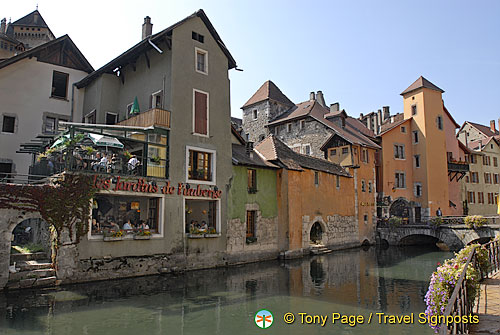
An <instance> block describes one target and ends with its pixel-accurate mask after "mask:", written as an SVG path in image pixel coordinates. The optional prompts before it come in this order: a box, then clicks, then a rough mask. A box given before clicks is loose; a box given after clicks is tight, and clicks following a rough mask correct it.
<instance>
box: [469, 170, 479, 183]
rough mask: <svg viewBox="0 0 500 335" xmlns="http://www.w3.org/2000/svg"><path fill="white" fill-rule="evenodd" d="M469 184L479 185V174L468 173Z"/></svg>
mask: <svg viewBox="0 0 500 335" xmlns="http://www.w3.org/2000/svg"><path fill="white" fill-rule="evenodd" d="M470 182H471V183H475V184H478V183H479V174H478V173H477V172H471V173H470Z"/></svg>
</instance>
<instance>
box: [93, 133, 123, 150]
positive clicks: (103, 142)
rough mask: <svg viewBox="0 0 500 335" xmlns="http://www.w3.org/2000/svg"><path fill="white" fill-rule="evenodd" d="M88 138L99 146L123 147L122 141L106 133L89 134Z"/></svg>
mask: <svg viewBox="0 0 500 335" xmlns="http://www.w3.org/2000/svg"><path fill="white" fill-rule="evenodd" d="M89 137H90V139H91V140H92V142H94V144H95V145H97V146H101V147H112V148H120V149H123V147H124V146H123V143H122V142H120V141H118V140H117V139H116V138H114V137H111V136H106V135H98V134H89Z"/></svg>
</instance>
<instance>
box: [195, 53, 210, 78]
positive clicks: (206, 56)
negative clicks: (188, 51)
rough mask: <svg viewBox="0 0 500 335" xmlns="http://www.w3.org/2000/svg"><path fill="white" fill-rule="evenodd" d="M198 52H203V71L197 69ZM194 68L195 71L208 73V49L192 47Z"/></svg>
mask: <svg viewBox="0 0 500 335" xmlns="http://www.w3.org/2000/svg"><path fill="white" fill-rule="evenodd" d="M198 54H203V55H204V56H205V57H204V58H205V71H201V70H198ZM194 69H195V71H196V72H198V73H201V74H204V75H208V51H207V50H204V49H201V48H198V47H194Z"/></svg>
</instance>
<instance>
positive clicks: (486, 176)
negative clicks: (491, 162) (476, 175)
mask: <svg viewBox="0 0 500 335" xmlns="http://www.w3.org/2000/svg"><path fill="white" fill-rule="evenodd" d="M484 182H485V183H486V184H491V173H489V172H485V173H484Z"/></svg>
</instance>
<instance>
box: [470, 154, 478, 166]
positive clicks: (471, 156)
mask: <svg viewBox="0 0 500 335" xmlns="http://www.w3.org/2000/svg"><path fill="white" fill-rule="evenodd" d="M470 162H471V164H477V156H476V155H473V154H472V155H470Z"/></svg>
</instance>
